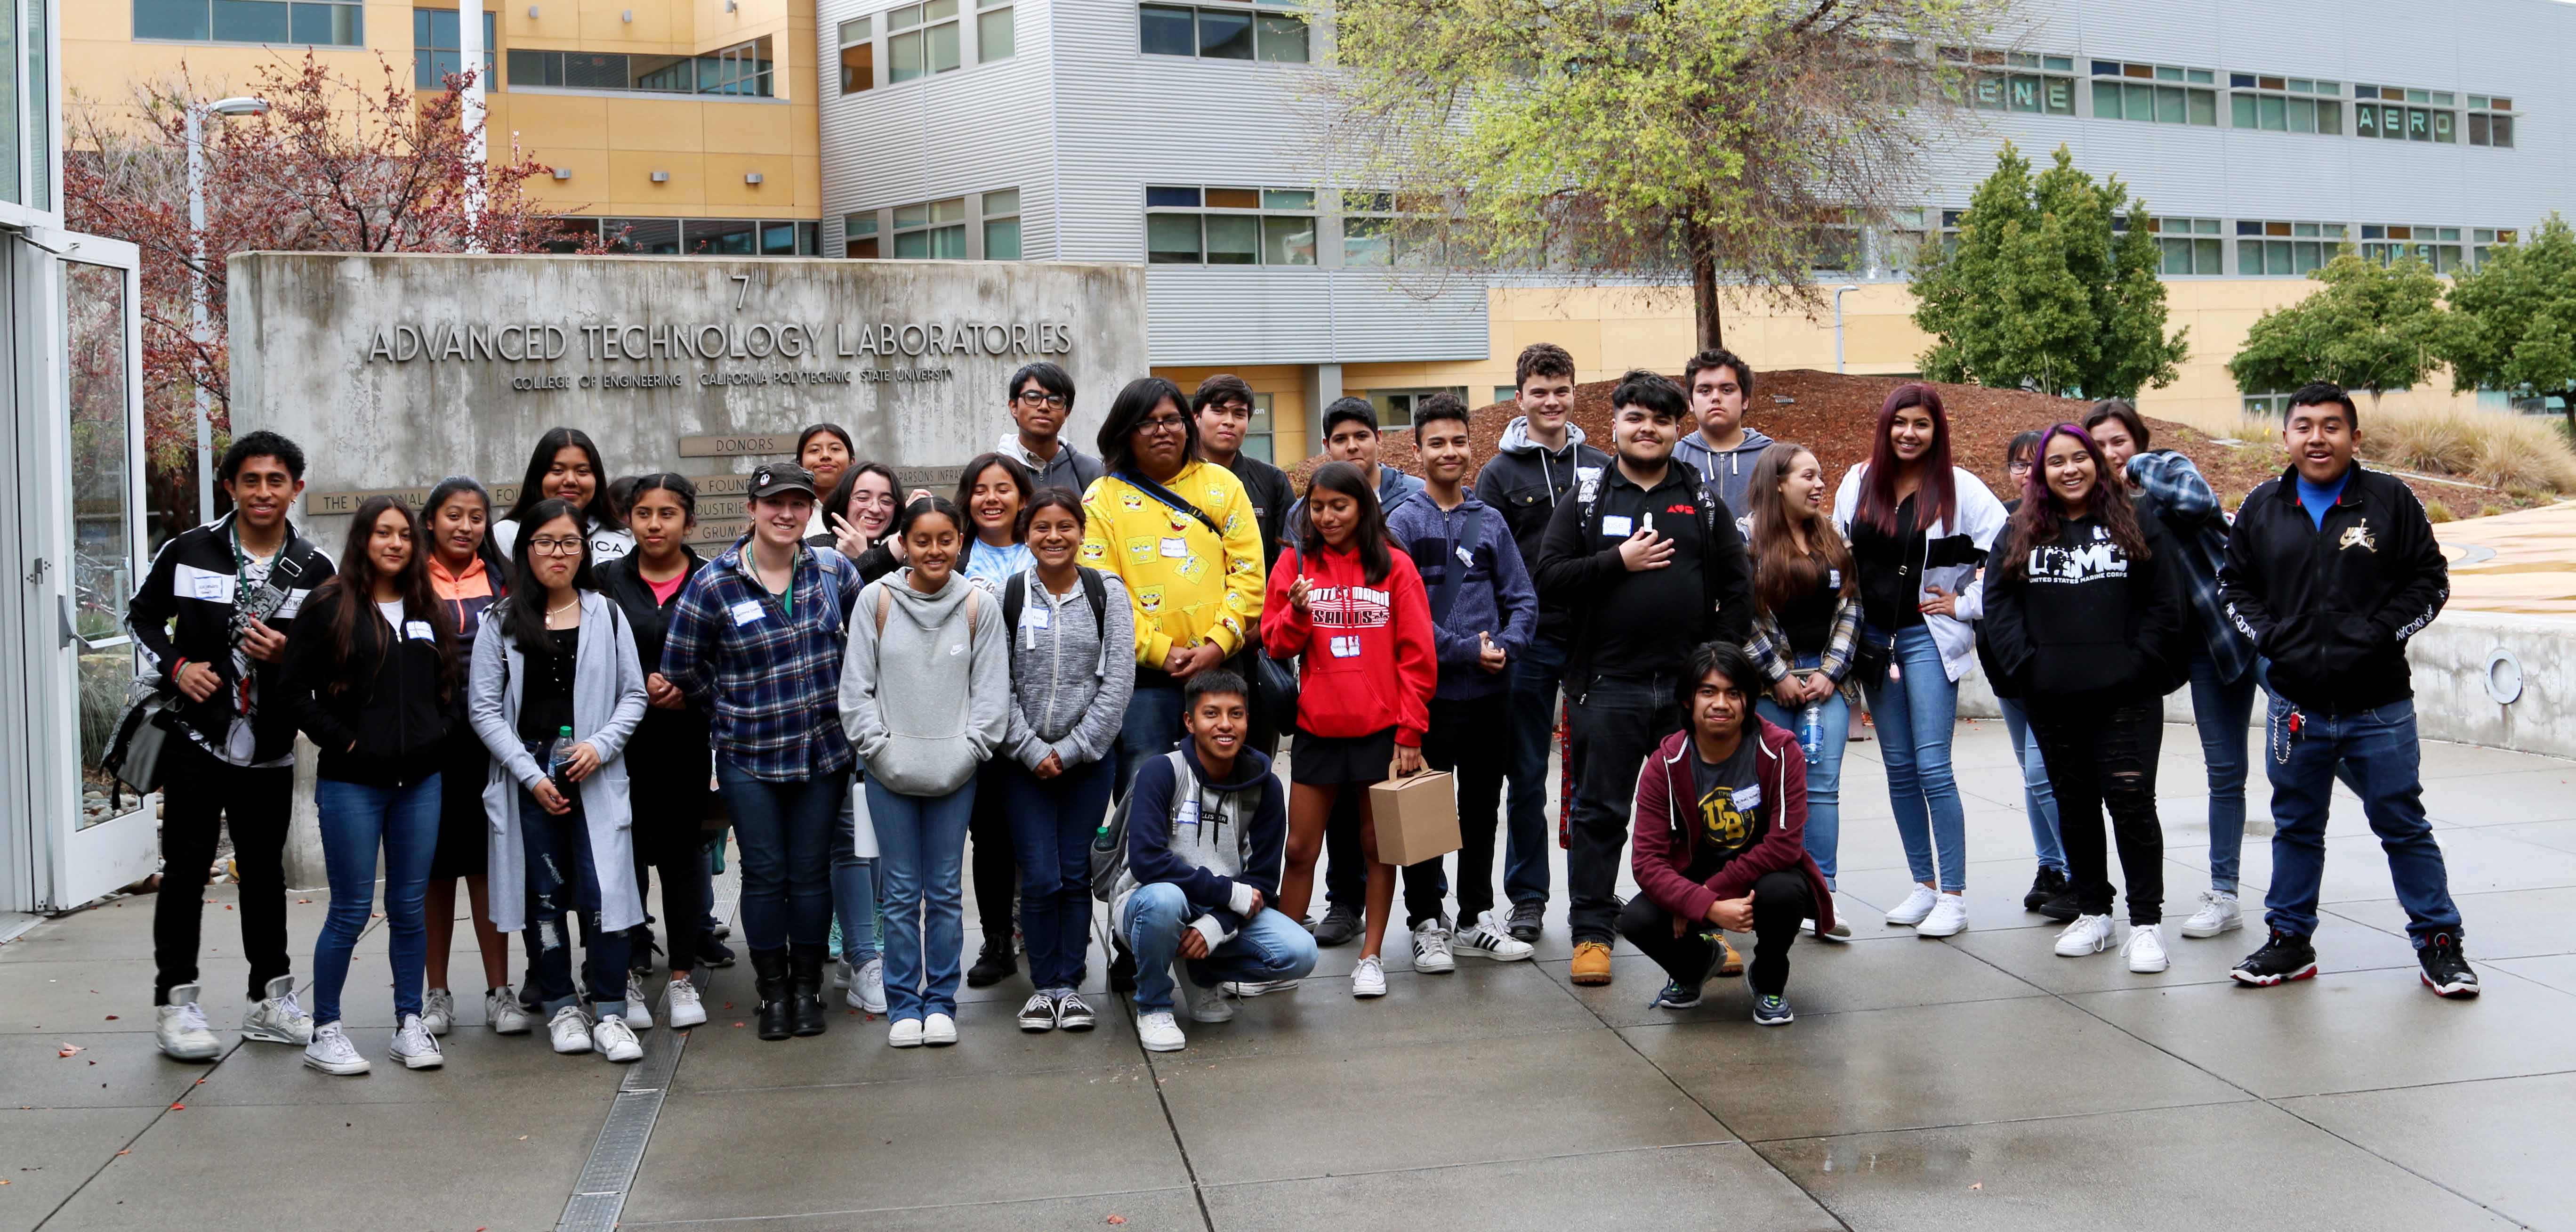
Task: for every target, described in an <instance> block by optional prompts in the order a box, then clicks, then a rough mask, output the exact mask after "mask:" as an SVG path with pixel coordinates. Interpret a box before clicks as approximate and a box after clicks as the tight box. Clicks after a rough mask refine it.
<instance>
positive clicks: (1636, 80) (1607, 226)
mask: <svg viewBox="0 0 2576 1232" xmlns="http://www.w3.org/2000/svg"><path fill="white" fill-rule="evenodd" d="M2004 2H2005V0H1643V2H1640V0H1315V3H1314V5H1313V9H1314V11H1315V13H1316V18H1317V22H1318V24H1319V26H1323V27H1326V28H1328V29H1329V30H1330V31H1331V34H1332V39H1333V48H1334V50H1333V60H1334V63H1335V64H1336V66H1337V68H1338V70H1339V71H1338V72H1336V73H1333V74H1331V75H1329V76H1328V77H1326V78H1324V79H1323V81H1324V83H1325V84H1324V87H1323V88H1324V89H1325V90H1326V91H1327V93H1328V97H1327V100H1326V101H1327V106H1326V107H1325V108H1324V109H1323V112H1322V116H1323V119H1324V123H1323V125H1322V129H1321V131H1320V133H1319V134H1318V135H1319V136H1320V137H1321V139H1322V147H1323V149H1324V150H1325V151H1327V152H1328V153H1326V154H1325V155H1324V157H1325V159H1326V160H1327V161H1328V162H1329V164H1330V166H1329V169H1328V176H1329V179H1330V181H1331V182H1333V183H1334V184H1336V185H1337V186H1338V187H1341V188H1343V189H1345V190H1346V192H1347V195H1346V197H1345V200H1346V202H1348V203H1349V204H1351V205H1352V206H1353V207H1354V208H1357V209H1359V210H1361V211H1363V212H1364V213H1366V214H1369V215H1370V216H1367V217H1360V218H1353V219H1349V220H1347V221H1346V223H1345V242H1344V250H1345V255H1346V259H1349V260H1351V261H1352V263H1355V264H1357V263H1363V262H1365V261H1367V260H1371V259H1384V260H1388V261H1389V262H1390V263H1392V264H1394V265H1396V266H1398V267H1406V266H1411V267H1416V268H1418V269H1419V270H1420V271H1421V272H1422V273H1423V274H1425V275H1426V276H1428V277H1430V278H1437V277H1440V276H1441V275H1443V274H1444V273H1445V272H1446V271H1454V270H1500V271H1512V272H1519V271H1533V270H1535V271H1583V272H1604V273H1615V274H1620V275H1627V276H1634V277H1636V278H1638V279H1640V280H1643V281H1646V282H1649V283H1656V282H1675V283H1678V282H1682V281H1685V280H1686V281H1687V282H1688V283H1689V285H1690V286H1691V288H1692V303H1693V308H1694V315H1695V317H1696V321H1697V327H1698V328H1697V334H1698V339H1699V344H1700V345H1701V346H1703V347H1711V346H1717V345H1720V344H1721V342H1722V339H1723V333H1724V330H1723V327H1722V321H1721V319H1720V314H1721V298H1720V297H1721V289H1722V288H1728V287H1735V288H1741V289H1742V291H1743V292H1744V293H1747V294H1749V295H1751V296H1753V297H1755V298H1757V299H1759V300H1762V301H1765V302H1768V303H1770V304H1772V305H1774V306H1783V307H1794V308H1798V309H1803V310H1805V311H1808V312H1810V313H1812V312H1813V311H1815V310H1816V309H1817V308H1818V307H1819V306H1820V305H1821V303H1822V297H1821V295H1820V294H1819V293H1818V292H1817V290H1816V287H1815V281H1814V272H1815V270H1816V269H1817V268H1819V267H1823V268H1852V266H1850V265H1848V264H1841V265H1837V264H1835V262H1837V261H1845V260H1848V259H1849V257H1848V256H1847V255H1846V254H1854V255H1856V254H1857V252H1858V250H1859V243H1858V237H1859V235H1860V232H1861V229H1862V228H1863V227H1864V226H1865V225H1872V224H1882V223H1885V222H1886V221H1888V220H1889V218H1890V217H1891V216H1892V214H1893V212H1894V211H1896V210H1898V209H1903V208H1906V207H1915V208H1919V207H1920V206H1921V205H1922V204H1923V200H1922V184H1923V179H1924V177H1923V175H1922V174H1921V170H1920V166H1921V163H1920V154H1921V152H1922V150H1923V147H1924V143H1925V141H1926V139H1927V138H1928V137H1929V136H1930V135H1931V134H1933V133H1935V132H1937V131H1939V130H1940V128H1941V127H1943V122H1944V121H1945V120H1946V119H1947V118H1948V117H1949V116H1950V114H1951V113H1954V112H1957V111H1959V110H1960V109H1961V108H1962V106H1963V101H1962V100H1964V99H1965V98H1966V97H1967V94H1966V91H1967V90H1969V89H1971V88H1973V87H1974V86H1975V85H1976V84H1978V83H1979V78H1978V74H1979V73H1980V72H1982V71H1984V70H1981V69H1979V68H1977V67H1976V65H1977V63H1978V61H1977V59H1976V57H1975V55H1974V53H1972V52H1971V51H1970V50H1968V49H1973V48H1975V47H1977V46H1978V45H1979V44H1981V43H1983V42H1987V41H1989V40H1988V38H1987V35H1988V32H1989V30H1990V28H1991V20H1990V18H1991V15H1992V14H1993V13H1995V12H1997V11H1999V9H2000V7H2001V5H2002V4H2003V3H2004ZM1945 49H1946V50H1945ZM1993 58H1994V59H1996V60H1997V61H2000V60H2001V55H2000V53H1994V56H1993ZM1997 71H1998V72H1999V71H2000V70H1997ZM1983 82H1984V84H1986V85H1988V86H1989V87H1990V88H1992V89H1996V90H2000V89H2002V88H2003V78H2002V77H2000V76H1996V75H1992V74H1989V75H1987V76H1985V77H1984V78H1983ZM1363 254H1365V255H1363ZM1397 272H1398V276H1399V278H1401V277H1403V276H1404V273H1405V271H1404V270H1403V269H1402V268H1399V270H1398V271H1397Z"/></svg>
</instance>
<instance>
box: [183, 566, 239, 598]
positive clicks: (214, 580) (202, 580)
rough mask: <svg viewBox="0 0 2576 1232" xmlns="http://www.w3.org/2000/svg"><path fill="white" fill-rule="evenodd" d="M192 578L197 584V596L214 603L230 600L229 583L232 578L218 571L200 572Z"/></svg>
mask: <svg viewBox="0 0 2576 1232" xmlns="http://www.w3.org/2000/svg"><path fill="white" fill-rule="evenodd" d="M193 580H194V581H195V582H196V584H197V597H198V598H200V599H205V600H209V601H211V602H215V603H229V602H231V601H232V597H233V595H232V590H233V588H232V586H231V585H230V584H229V583H230V582H231V580H232V579H230V578H227V577H224V576H223V575H222V574H218V573H200V574H198V575H197V576H196V577H195V578H194V579H193Z"/></svg>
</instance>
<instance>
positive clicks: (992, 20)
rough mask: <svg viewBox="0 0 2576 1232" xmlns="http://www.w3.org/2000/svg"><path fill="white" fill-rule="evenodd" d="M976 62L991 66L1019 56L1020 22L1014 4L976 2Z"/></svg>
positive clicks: (998, 0) (994, 0)
mask: <svg viewBox="0 0 2576 1232" xmlns="http://www.w3.org/2000/svg"><path fill="white" fill-rule="evenodd" d="M975 8H976V9H977V12H976V14H975V62H976V63H977V64H990V63H992V62H993V61H995V60H1008V59H1010V58H1011V57H1012V56H1015V55H1018V54H1019V53H1020V27H1019V21H1018V20H1017V18H1016V16H1015V14H1014V13H1013V11H1012V8H1011V0H975Z"/></svg>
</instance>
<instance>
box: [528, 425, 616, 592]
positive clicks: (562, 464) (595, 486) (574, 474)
mask: <svg viewBox="0 0 2576 1232" xmlns="http://www.w3.org/2000/svg"><path fill="white" fill-rule="evenodd" d="M541 500H559V501H562V502H564V503H565V504H568V505H571V506H572V507H573V508H574V509H576V510H578V511H580V513H581V517H582V521H583V522H584V524H586V525H587V526H589V528H590V555H591V559H593V560H597V561H603V562H605V561H611V560H615V559H617V558H618V557H620V556H624V555H625V554H627V553H628V552H632V551H634V550H635V536H633V535H631V534H628V533H627V531H626V524H625V521H624V520H623V519H622V518H620V517H619V516H618V512H617V506H616V504H615V503H614V502H612V501H610V500H609V499H608V468H607V467H606V466H604V465H602V464H601V462H600V460H599V446H597V445H595V444H592V443H591V440H590V434H589V433H587V432H584V431H582V430H581V429H579V428H548V429H547V430H546V433H545V435H543V436H540V437H538V438H537V447H536V448H535V449H534V450H531V451H530V452H529V454H528V469H527V472H526V474H525V475H523V476H522V477H521V478H520V480H519V498H518V499H517V500H515V501H512V502H510V511H509V512H508V513H505V514H503V515H501V520H500V521H498V522H495V523H493V524H492V539H493V542H494V543H496V544H500V543H517V542H518V541H519V523H520V522H521V521H522V520H524V519H525V518H526V517H527V516H528V511H529V510H530V509H533V508H535V507H536V504H537V502H538V501H541Z"/></svg>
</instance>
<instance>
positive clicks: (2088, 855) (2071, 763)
mask: <svg viewBox="0 0 2576 1232" xmlns="http://www.w3.org/2000/svg"><path fill="white" fill-rule="evenodd" d="M2025 704H2026V705H2027V706H2028V707H2029V710H2030V730H2031V734H2032V735H2033V736H2035V737H2037V738H2038V740H2039V747H2040V754H2041V756H2042V757H2043V758H2044V759H2045V760H2046V761H2047V763H2048V782H2049V786H2050V787H2052V788H2054V789H2055V791H2056V795H2057V827H2058V838H2059V840H2060V841H2061V842H2063V843H2064V844H2065V848H2066V877H2067V880H2068V881H2070V882H2072V883H2073V885H2074V887H2075V892H2076V894H2077V896H2078V897H2080V898H2081V899H2082V901H2083V907H2082V911H2083V913H2084V914H2086V915H2109V914H2110V913H2111V876H2110V860H2109V853H2107V852H2106V851H2104V850H2103V843H2102V814H2103V813H2104V812H2106V811H2107V812H2109V813H2110V815H2111V841H2112V844H2113V845H2114V846H2117V847H2118V848H2119V851H2120V872H2121V874H2122V875H2123V879H2124V880H2126V881H2127V882H2128V890H2129V893H2128V899H2129V922H2130V923H2132V924H2139V925H2147V924H2154V923H2156V922H2158V921H2160V920H2162V919H2163V918H2164V903H2165V871H2164V867H2165V838H2164V827H2163V825H2162V823H2161V822H2159V821H2158V820H2157V817H2156V756H2157V753H2158V752H2159V750H2160V749H2161V748H2162V746H2163V743H2164V731H2165V724H2164V699H2163V698H2160V697H2148V698H2144V699H2129V700H2123V701H2115V702H2105V701H2104V700H2103V699H2102V698H2101V697H2100V696H2099V695H2090V696H2086V697H2081V698H2050V697H2044V696H2043V697H2034V698H2030V699H2027V700H2026V702H2025Z"/></svg>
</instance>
